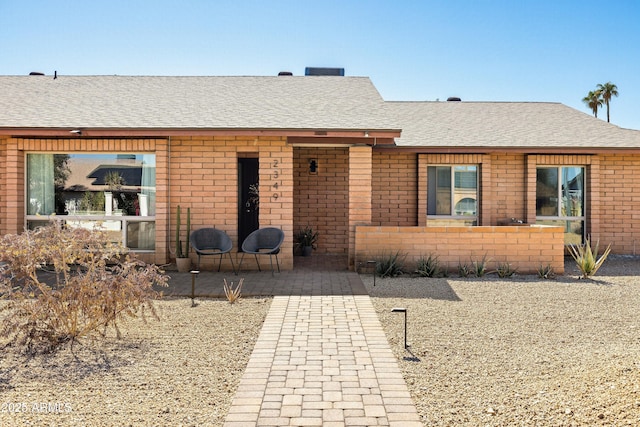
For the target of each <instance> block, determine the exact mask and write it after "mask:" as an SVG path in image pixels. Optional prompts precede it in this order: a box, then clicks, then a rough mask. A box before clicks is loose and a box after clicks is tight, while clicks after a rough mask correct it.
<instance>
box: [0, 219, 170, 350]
mask: <svg viewBox="0 0 640 427" xmlns="http://www.w3.org/2000/svg"><path fill="white" fill-rule="evenodd" d="M0 262H1V264H0V298H2V299H5V300H7V302H6V303H5V304H3V305H2V307H1V308H0V310H1V311H2V312H3V313H2V314H3V316H2V323H1V324H0V339H2V341H4V342H3V345H16V346H19V347H24V350H26V351H28V352H46V351H52V350H54V349H56V348H57V347H59V346H60V345H62V344H64V343H70V344H71V345H73V343H74V342H76V341H78V340H79V339H80V338H83V337H88V336H95V335H100V334H101V335H104V333H105V332H106V330H107V329H108V328H109V327H112V328H114V329H115V331H116V333H117V334H118V336H119V335H120V333H119V330H118V325H117V322H118V321H119V320H122V319H123V318H125V317H137V316H138V315H141V316H142V317H143V318H145V315H146V312H147V311H148V312H149V313H150V314H151V315H152V316H154V317H156V318H157V314H156V312H155V309H154V307H153V304H152V300H153V299H155V298H157V297H159V296H161V295H160V294H159V293H158V292H156V291H155V290H154V289H153V286H154V285H160V286H167V281H168V277H167V276H165V275H164V274H163V272H162V271H161V270H160V269H159V268H158V267H157V266H154V265H148V264H146V263H144V262H142V261H140V260H138V259H136V258H135V257H134V256H133V255H132V254H130V253H128V250H127V249H126V248H125V247H123V246H122V245H121V244H117V243H113V242H111V241H110V240H109V237H108V235H107V234H106V233H104V232H102V231H97V230H85V229H82V228H67V227H64V226H62V225H60V224H59V223H58V222H52V224H51V225H48V226H46V227H41V228H38V229H36V230H28V231H25V232H24V233H22V234H17V235H6V236H4V237H3V238H2V239H0Z"/></svg>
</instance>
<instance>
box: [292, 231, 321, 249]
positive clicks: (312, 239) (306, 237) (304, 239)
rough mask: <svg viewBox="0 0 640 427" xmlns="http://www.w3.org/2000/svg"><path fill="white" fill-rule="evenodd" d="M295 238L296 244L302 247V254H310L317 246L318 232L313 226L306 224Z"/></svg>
mask: <svg viewBox="0 0 640 427" xmlns="http://www.w3.org/2000/svg"><path fill="white" fill-rule="evenodd" d="M295 239H296V244H297V245H298V246H299V247H300V248H301V249H302V256H310V255H311V252H312V251H313V249H315V248H316V241H317V240H318V232H317V231H315V232H314V231H313V228H311V227H309V226H306V227H304V228H301V229H300V230H299V231H298V232H297V233H296V235H295Z"/></svg>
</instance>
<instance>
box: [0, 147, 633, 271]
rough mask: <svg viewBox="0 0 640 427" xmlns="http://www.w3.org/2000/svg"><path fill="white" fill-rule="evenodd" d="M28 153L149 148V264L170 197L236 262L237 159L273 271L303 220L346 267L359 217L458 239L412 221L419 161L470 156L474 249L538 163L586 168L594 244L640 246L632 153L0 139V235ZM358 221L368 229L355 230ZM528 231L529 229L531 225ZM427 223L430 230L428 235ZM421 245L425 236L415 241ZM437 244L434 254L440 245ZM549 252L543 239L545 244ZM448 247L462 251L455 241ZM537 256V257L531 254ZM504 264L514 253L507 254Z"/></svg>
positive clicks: (159, 244) (518, 208)
mask: <svg viewBox="0 0 640 427" xmlns="http://www.w3.org/2000/svg"><path fill="white" fill-rule="evenodd" d="M28 152H96V153H99V152H121V153H127V152H135V153H154V154H155V155H156V189H157V197H156V252H155V253H153V254H145V255H143V259H145V260H147V261H151V262H155V263H158V264H164V263H167V262H169V261H171V260H172V258H173V250H174V249H173V248H174V247H175V242H174V241H173V239H174V235H175V231H174V227H175V212H176V207H177V205H181V206H182V207H183V208H184V209H186V208H187V207H191V209H192V229H197V228H200V227H205V226H215V227H218V228H221V229H223V230H225V231H226V232H227V233H228V234H229V235H230V236H231V238H232V241H233V243H234V251H233V254H234V257H236V261H237V260H238V259H239V255H238V254H237V253H236V250H237V248H238V247H239V244H240V243H241V242H238V232H237V228H238V226H237V222H238V201H237V198H238V160H237V159H238V158H239V157H256V158H258V159H259V179H260V210H259V212H260V214H259V222H260V226H263V227H264V226H276V227H281V228H282V229H283V230H284V231H285V236H286V239H285V244H284V246H283V248H282V251H281V255H280V258H281V261H282V267H283V268H284V269H290V268H293V233H294V232H295V231H296V230H297V229H299V228H300V227H303V226H305V225H311V226H313V227H314V229H317V230H318V231H319V232H320V240H319V242H318V253H328V254H349V257H350V263H351V264H350V265H354V262H355V254H356V246H357V245H359V247H360V248H361V249H362V244H363V242H368V240H363V239H364V238H365V237H366V236H360V235H359V233H360V231H358V232H356V227H359V226H378V227H396V228H398V227H399V229H400V230H402V233H404V230H411V233H420V236H416V237H417V238H420V239H422V238H423V236H422V235H423V234H424V235H425V236H427V237H429V238H437V239H444V240H440V242H443V241H444V242H449V241H452V242H453V241H456V239H459V238H461V237H460V236H459V235H456V234H455V233H453V231H451V232H446V233H445V232H443V231H442V230H443V229H442V228H441V227H429V228H428V229H427V228H424V226H427V225H429V224H428V220H427V215H426V208H427V206H426V205H427V191H426V189H427V185H428V183H427V173H426V172H427V166H428V165H437V164H478V165H480V200H481V203H480V206H481V210H480V212H479V224H480V225H481V226H486V227H488V228H486V229H485V228H478V229H477V230H475V231H474V232H475V233H484V234H483V235H482V236H483V237H482V239H489V240H483V241H482V244H481V246H479V247H481V248H483V249H486V250H489V248H487V247H486V245H488V244H489V243H488V242H489V241H493V242H494V245H495V246H496V247H495V248H493V249H490V250H491V251H494V252H495V253H496V257H498V255H500V253H501V252H500V250H501V249H500V247H501V245H503V244H504V242H503V240H504V239H507V237H505V238H504V239H503V240H500V239H502V238H498V240H495V239H493V240H491V239H490V236H493V235H494V234H495V235H496V236H501V235H502V234H503V233H507V232H508V233H509V234H514V236H509V237H508V238H509V239H511V238H520V235H521V234H522V233H525V232H524V231H522V230H521V229H522V227H515V230H511V231H509V229H511V228H513V227H492V226H495V225H497V224H498V223H499V222H500V221H501V220H503V219H506V218H511V217H516V218H522V219H525V220H526V222H528V223H530V224H531V223H534V222H535V210H536V168H537V167H538V166H549V165H566V166H569V165H576V166H584V167H585V168H586V171H587V181H586V197H585V206H586V212H587V217H586V230H587V233H588V234H589V235H590V236H591V238H592V240H594V241H595V240H600V243H601V245H608V244H609V243H611V244H612V250H613V252H614V253H620V254H638V252H639V251H640V214H638V212H640V198H638V197H636V195H637V194H640V179H638V174H639V172H640V154H637V155H636V154H615V153H611V154H599V155H595V154H594V155H559V154H558V155H556V154H554V155H543V154H529V155H525V154H517V153H492V154H473V155H471V154H415V153H406V152H400V151H397V152H394V151H389V150H380V151H377V150H376V149H375V148H374V149H372V148H371V147H368V146H352V147H344V148H336V147H293V146H292V145H290V144H288V143H287V140H286V138H285V137H264V136H263V137H239V136H228V137H195V136H194V137H172V138H166V139H163V138H158V139H143V138H131V139H85V138H65V139H63V138H60V139H55V138H52V139H46V138H31V139H30V138H9V137H1V138H0V159H2V165H3V167H2V168H0V232H2V233H3V234H5V233H17V232H20V231H22V230H23V228H24V224H25V222H24V215H25V208H24V207H25V182H24V181H25V159H26V157H25V156H26V153H28ZM310 158H313V159H316V160H317V161H318V172H317V174H309V164H308V160H309V159H310ZM431 225H434V224H431ZM407 227H408V228H407ZM524 228H528V227H524ZM358 230H362V232H363V233H367V235H368V233H369V229H368V228H366V227H365V228H358ZM437 230H440V231H437ZM531 230H533V229H531ZM531 230H530V231H528V233H529V234H530V235H531V236H529V237H532V236H533V235H534V234H535V233H534V231H531ZM436 232H437V233H440V234H434V233H436ZM537 232H538V233H539V231H537ZM460 233H461V232H460ZM525 234H526V233H525ZM543 234H544V233H543ZM552 234H553V233H552ZM470 236H474V237H473V239H471V240H469V239H467V241H466V243H465V244H464V246H465V247H468V246H469V245H470V244H475V243H473V242H476V241H477V242H480V240H482V239H480V240H477V239H476V237H475V236H477V235H476V234H473V235H465V237H464V238H468V237H470ZM538 237H539V236H538ZM536 238H537V237H536ZM546 238H549V236H547V237H545V239H546ZM394 239H395V238H394ZM358 242H360V243H358ZM470 242H471V243H470ZM367 244H369V243H367ZM478 244H480V243H478ZM542 244H547V243H544V242H542ZM371 245H372V246H371V248H370V249H368V250H367V251H368V252H365V253H366V254H367V255H368V254H370V252H371V251H373V250H375V249H376V248H377V247H378V246H376V244H374V243H371ZM522 245H524V243H523V244H522ZM429 248H430V246H428V245H427V246H425V247H420V250H421V251H424V250H426V249H429ZM452 248H455V247H454V246H452ZM523 248H524V246H523V247H522V248H521V249H522V250H524V249H523ZM361 249H360V250H361ZM437 249H438V251H441V250H442V247H440V246H438V248H437ZM556 249H557V248H555V247H554V248H553V251H555V250H556ZM449 250H451V251H453V250H454V249H451V248H449V249H447V251H449ZM455 250H460V251H463V252H461V253H464V250H465V248H464V247H462V248H460V249H455ZM532 250H534V251H535V249H532ZM547 255H549V254H548V253H545V254H540V256H541V257H544V256H547ZM452 256H453V255H452ZM519 256H520V255H518V257H519ZM552 256H555V252H553V254H552ZM191 258H192V260H193V261H194V262H195V260H196V256H195V254H191ZM214 262H215V260H213V259H212V258H204V259H203V269H210V268H213V264H214ZM457 262H458V261H457V258H456V263H457ZM516 262H524V261H522V260H521V259H520V258H517V259H516ZM530 262H533V261H531V260H530ZM546 262H551V261H545V263H546ZM553 262H555V261H553ZM227 263H228V260H224V261H223V266H224V267H223V268H227V269H228V268H230V265H226V264H227ZM554 267H556V266H554ZM245 268H248V269H250V268H255V266H254V263H252V262H250V261H249V260H248V261H247V263H246V265H245ZM556 270H558V268H557V267H556Z"/></svg>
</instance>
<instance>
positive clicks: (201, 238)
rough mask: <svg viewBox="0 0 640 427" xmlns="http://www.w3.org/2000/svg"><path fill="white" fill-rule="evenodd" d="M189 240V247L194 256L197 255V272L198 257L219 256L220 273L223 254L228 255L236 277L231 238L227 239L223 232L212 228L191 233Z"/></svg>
mask: <svg viewBox="0 0 640 427" xmlns="http://www.w3.org/2000/svg"><path fill="white" fill-rule="evenodd" d="M190 240H191V247H192V248H193V250H194V251H196V254H198V267H197V269H198V270H200V257H202V256H206V255H219V256H220V261H218V271H220V265H221V264H222V257H223V256H224V254H229V260H230V261H231V268H232V269H233V273H234V274H236V275H237V274H238V273H237V272H236V267H235V265H234V264H233V258H232V257H231V248H232V247H233V243H232V242H231V238H229V236H228V235H227V233H225V232H224V231H223V230H218V229H217V228H213V227H207V228H201V229H199V230H194V231H192V232H191V236H190Z"/></svg>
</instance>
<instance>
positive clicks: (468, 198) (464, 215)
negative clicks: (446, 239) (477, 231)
mask: <svg viewBox="0 0 640 427" xmlns="http://www.w3.org/2000/svg"><path fill="white" fill-rule="evenodd" d="M427 180H428V188H427V216H428V217H429V219H430V220H429V223H430V224H438V223H447V222H454V223H456V224H466V225H477V221H478V166H477V165H443V166H428V167H427Z"/></svg>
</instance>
